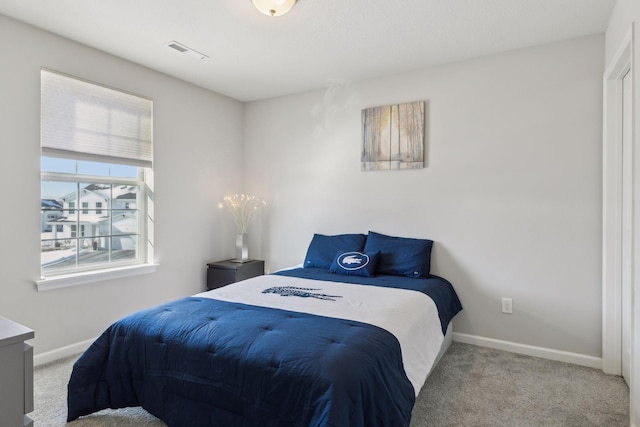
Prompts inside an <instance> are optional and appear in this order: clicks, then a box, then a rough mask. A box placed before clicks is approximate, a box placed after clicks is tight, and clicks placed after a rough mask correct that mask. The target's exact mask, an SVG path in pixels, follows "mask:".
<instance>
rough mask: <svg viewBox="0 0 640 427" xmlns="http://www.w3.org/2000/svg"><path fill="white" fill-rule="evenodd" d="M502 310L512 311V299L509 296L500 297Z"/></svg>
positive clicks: (505, 311) (508, 312)
mask: <svg viewBox="0 0 640 427" xmlns="http://www.w3.org/2000/svg"><path fill="white" fill-rule="evenodd" d="M502 312H503V313H507V314H511V313H513V300H512V299H511V298H502Z"/></svg>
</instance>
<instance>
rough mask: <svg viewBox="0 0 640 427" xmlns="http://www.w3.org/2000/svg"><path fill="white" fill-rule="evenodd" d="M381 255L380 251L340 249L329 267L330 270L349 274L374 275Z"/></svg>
mask: <svg viewBox="0 0 640 427" xmlns="http://www.w3.org/2000/svg"><path fill="white" fill-rule="evenodd" d="M379 256H380V252H373V253H369V254H367V253H363V252H353V251H338V253H337V254H336V257H335V258H334V259H333V262H332V263H331V267H329V272H330V273H338V274H346V275H348V276H364V277H373V276H374V275H375V272H376V266H377V265H378V259H379Z"/></svg>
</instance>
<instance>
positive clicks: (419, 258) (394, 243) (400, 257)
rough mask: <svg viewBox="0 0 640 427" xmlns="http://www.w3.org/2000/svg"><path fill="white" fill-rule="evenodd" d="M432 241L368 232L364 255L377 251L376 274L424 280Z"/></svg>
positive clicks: (429, 260)
mask: <svg viewBox="0 0 640 427" xmlns="http://www.w3.org/2000/svg"><path fill="white" fill-rule="evenodd" d="M432 246H433V241H432V240H426V239H411V238H408V237H395V236H387V235H384V234H380V233H374V232H373V231H369V235H368V236H367V243H366V244H365V245H364V251H365V252H366V253H370V252H375V251H379V252H380V260H379V261H378V268H377V269H376V273H378V274H392V275H395V276H407V277H415V278H420V279H424V278H426V277H429V270H430V268H431V248H432Z"/></svg>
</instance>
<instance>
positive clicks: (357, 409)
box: [68, 279, 415, 427]
mask: <svg viewBox="0 0 640 427" xmlns="http://www.w3.org/2000/svg"><path fill="white" fill-rule="evenodd" d="M414 280H415V279H414ZM346 343H348V345H347V344H346ZM68 392H69V394H68V409H69V412H68V420H69V421H71V420H74V419H76V418H78V417H80V416H82V415H87V414H91V413H93V412H96V411H99V410H102V409H106V408H123V407H132V406H142V407H144V408H145V409H146V410H147V411H149V412H150V413H151V414H153V415H155V416H156V417H158V418H160V419H161V420H163V421H165V422H166V423H167V424H168V425H169V426H172V427H173V426H178V427H179V426H185V427H186V426H188V427H194V426H224V427H229V426H242V427H269V426H274V427H275V426H277V427H285V426H301V427H302V426H333V427H344V426H350V427H368V426H408V425H409V422H410V418H411V409H412V407H413V404H414V401H415V396H414V390H413V387H412V386H411V383H410V382H409V380H408V379H407V377H406V374H405V372H404V368H403V364H402V357H401V351H400V344H399V343H398V341H397V339H396V338H395V337H394V336H393V335H392V334H390V333H389V332H387V331H385V330H384V329H381V328H379V327H376V326H372V325H369V324H365V323H359V322H354V321H349V320H342V319H334V318H328V317H322V316H315V315H311V314H304V313H298V312H290V311H284V310H276V309H270V308H264V307H256V306H250V305H245V304H238V303H230V302H224V301H218V300H213V299H208V298H199V297H188V298H184V299H181V300H178V301H174V302H171V303H167V304H163V305H160V306H157V307H154V308H151V309H148V310H144V311H140V312H138V313H134V314H133V315H131V316H128V317H126V318H124V319H122V320H120V321H118V322H116V323H114V324H113V325H112V326H110V327H109V328H108V329H107V330H106V331H105V332H104V333H103V334H102V335H101V336H100V337H99V338H98V339H97V340H96V341H95V342H94V343H93V344H92V345H91V347H90V348H89V349H88V350H87V351H86V352H85V353H84V354H83V355H82V356H81V357H80V359H78V361H77V362H76V363H75V365H74V369H73V372H72V375H71V379H70V381H69V386H68Z"/></svg>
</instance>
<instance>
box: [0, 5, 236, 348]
mask: <svg viewBox="0 0 640 427" xmlns="http://www.w3.org/2000/svg"><path fill="white" fill-rule="evenodd" d="M0 52H2V56H1V58H2V59H1V60H0V181H1V182H3V185H2V203H3V204H4V205H3V208H2V209H0V224H1V225H0V226H1V227H2V233H1V235H2V245H0V287H2V290H1V291H0V316H3V317H7V318H10V319H12V320H15V321H17V322H19V323H22V324H24V325H26V326H28V327H31V328H33V329H35V331H36V338H35V340H34V341H33V344H34V345H35V352H36V355H38V354H42V353H47V352H51V351H53V350H56V349H58V348H60V347H63V346H66V345H71V344H74V343H77V342H82V341H84V340H87V339H91V338H93V337H96V336H97V335H98V334H100V333H101V332H102V331H103V330H104V329H105V328H106V327H107V326H108V325H109V324H110V323H111V322H112V321H114V320H115V319H117V318H119V317H121V316H123V315H125V314H128V313H130V312H132V311H134V310H138V309H141V308H144V307H148V306H151V305H154V304H156V303H159V302H162V301H166V300H170V299H175V298H177V297H181V296H185V295H190V294H193V293H196V292H199V291H201V290H204V286H205V274H206V263H207V262H209V261H212V260H216V259H221V258H225V257H231V256H232V255H233V238H234V236H233V228H232V226H231V225H232V220H231V218H227V217H226V216H225V215H224V213H223V212H221V211H219V210H218V209H217V207H216V205H217V203H218V202H219V201H220V200H221V199H222V197H223V195H224V194H226V193H228V192H231V191H240V190H241V189H242V176H241V175H242V148H241V145H242V134H243V132H242V114H243V111H242V109H243V106H242V104H241V103H240V102H237V101H235V100H232V99H229V98H226V97H224V96H221V95H217V94H215V93H212V92H209V91H206V90H204V89H201V88H198V87H196V86H193V85H190V84H187V83H184V82H182V81H180V80H177V79H174V78H170V77H168V76H166V75H163V74H160V73H157V72H155V71H151V70H149V69H146V68H143V67H140V66H138V65H135V64H132V63H130V62H127V61H124V60H121V59H118V58H115V57H113V56H110V55H107V54H105V53H102V52H100V51H97V50H94V49H91V48H88V47H86V46H83V45H80V44H77V43H74V42H71V41H69V40H66V39H63V38H60V37H57V36H55V35H52V34H50V33H47V32H44V31H41V30H39V29H35V28H34V27H30V26H27V25H25V24H22V23H19V22H17V21H15V20H12V19H9V18H7V17H4V16H2V15H0ZM167 54H170V52H168V53H167ZM178 60H189V59H188V58H187V59H184V58H179V59H178ZM194 66H197V62H194ZM40 67H48V68H52V69H54V70H59V71H62V72H65V73H69V74H71V75H75V76H79V77H82V78H85V79H88V80H92V81H95V82H98V83H102V84H106V85H109V86H113V87H115V88H119V89H123V90H127V91H131V92H134V93H137V94H140V95H144V96H147V97H150V98H152V99H153V100H154V138H155V141H154V152H155V163H154V168H155V254H156V260H157V261H158V262H159V264H160V266H159V268H158V270H157V272H155V273H153V274H148V275H143V276H135V277H131V278H126V279H119V280H112V281H104V282H99V283H93V284H89V285H82V286H77V287H72V288H65V289H58V290H53V291H47V292H37V291H36V289H35V286H34V280H35V279H38V278H39V275H40V251H39V238H40V237H39V236H40V213H39V209H40V201H39V199H40V173H39V170H40V169H39V164H40ZM223 230H229V231H230V233H226V234H225V232H224V231H223Z"/></svg>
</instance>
